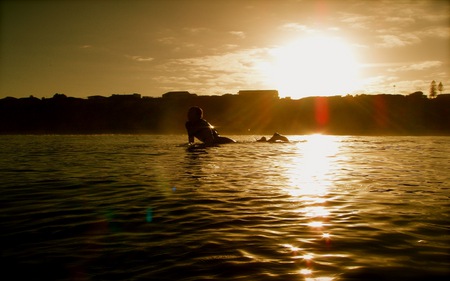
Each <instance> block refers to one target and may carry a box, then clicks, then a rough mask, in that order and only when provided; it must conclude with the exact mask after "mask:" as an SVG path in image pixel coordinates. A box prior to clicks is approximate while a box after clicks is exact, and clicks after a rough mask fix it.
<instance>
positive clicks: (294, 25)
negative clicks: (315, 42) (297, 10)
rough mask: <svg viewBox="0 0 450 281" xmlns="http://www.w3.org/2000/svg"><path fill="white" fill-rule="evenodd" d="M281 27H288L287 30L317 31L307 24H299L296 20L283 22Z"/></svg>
mask: <svg viewBox="0 0 450 281" xmlns="http://www.w3.org/2000/svg"><path fill="white" fill-rule="evenodd" d="M280 28H281V29H287V30H295V31H304V32H314V31H315V30H314V29H312V28H310V27H308V26H306V25H303V24H299V23H296V22H291V23H286V24H283V25H282V26H281V27H280Z"/></svg>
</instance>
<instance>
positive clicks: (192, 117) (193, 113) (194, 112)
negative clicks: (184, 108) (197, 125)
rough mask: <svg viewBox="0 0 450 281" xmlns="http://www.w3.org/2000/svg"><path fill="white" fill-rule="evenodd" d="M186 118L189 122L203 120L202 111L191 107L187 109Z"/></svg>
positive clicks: (196, 107)
mask: <svg viewBox="0 0 450 281" xmlns="http://www.w3.org/2000/svg"><path fill="white" fill-rule="evenodd" d="M187 117H188V120H189V121H196V120H200V119H202V118H203V110H202V109H201V108H200V107H198V106H193V107H191V108H189V111H188V116H187Z"/></svg>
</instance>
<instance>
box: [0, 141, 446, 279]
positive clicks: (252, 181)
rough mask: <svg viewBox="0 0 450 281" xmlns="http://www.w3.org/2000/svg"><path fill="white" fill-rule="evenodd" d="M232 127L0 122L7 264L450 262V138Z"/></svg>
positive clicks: (380, 274)
mask: <svg viewBox="0 0 450 281" xmlns="http://www.w3.org/2000/svg"><path fill="white" fill-rule="evenodd" d="M233 137H234V138H235V139H237V140H238V141H239V143H236V144H228V145H222V146H220V147H211V148H206V149H195V150H191V151H189V150H187V149H186V146H185V145H184V144H185V142H186V141H187V137H186V136H151V135H142V136H136V135H97V136H95V135H93V136H0V149H1V157H0V206H1V221H0V226H1V234H0V237H1V243H2V266H3V268H5V270H6V271H5V272H4V274H5V276H7V275H6V274H12V275H11V276H13V277H14V278H13V280H14V279H23V278H30V277H31V279H34V280H423V279H428V280H431V279H433V280H436V279H439V278H441V279H444V278H445V277H448V276H449V275H450V270H449V265H450V236H449V229H450V226H449V221H450V219H449V210H450V203H449V202H450V201H449V196H450V190H449V189H450V176H449V173H448V171H449V170H450V138H449V137H352V136H342V137H333V136H289V138H290V139H291V140H292V142H291V143H287V144H283V143H275V144H269V143H256V142H255V138H254V137H252V136H233ZM255 137H260V136H255Z"/></svg>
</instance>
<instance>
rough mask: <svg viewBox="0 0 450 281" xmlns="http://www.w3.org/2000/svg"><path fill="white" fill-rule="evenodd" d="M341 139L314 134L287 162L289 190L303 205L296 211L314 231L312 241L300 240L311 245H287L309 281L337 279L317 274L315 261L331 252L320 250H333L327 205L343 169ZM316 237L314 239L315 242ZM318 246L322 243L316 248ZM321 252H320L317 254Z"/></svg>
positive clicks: (296, 200) (306, 225)
mask: <svg viewBox="0 0 450 281" xmlns="http://www.w3.org/2000/svg"><path fill="white" fill-rule="evenodd" d="M339 140H340V139H339V138H337V137H332V136H322V135H312V136H309V137H307V141H306V142H299V143H297V148H296V149H297V153H296V154H295V156H294V157H292V158H291V161H290V162H289V163H286V167H285V168H286V170H285V171H286V178H287V185H286V192H287V193H288V194H289V195H290V196H291V197H292V201H293V202H297V203H299V204H300V206H301V207H300V208H299V209H297V210H295V212H296V213H297V214H298V215H299V218H300V223H301V224H303V225H304V226H305V227H306V228H307V229H306V230H305V232H309V233H311V235H308V236H310V237H312V238H311V239H309V240H307V241H306V240H305V239H303V238H300V239H299V244H300V245H302V244H303V243H306V245H307V247H305V248H300V247H297V246H295V245H289V244H285V245H283V246H284V247H287V248H288V249H290V250H291V251H292V253H293V254H294V255H293V258H295V259H296V261H298V262H299V263H300V265H301V267H302V268H301V269H300V270H299V272H298V273H299V274H300V275H302V276H303V277H304V278H305V280H327V281H330V280H333V279H334V277H329V276H315V275H320V273H317V274H315V271H314V260H315V259H316V258H324V257H326V256H327V255H326V254H323V252H322V254H321V253H320V252H319V250H320V251H323V250H325V251H326V250H327V249H330V246H331V239H332V234H331V233H330V231H329V230H328V227H329V226H330V225H331V223H330V210H329V207H327V203H328V200H329V199H330V198H329V197H330V195H329V189H330V186H332V185H333V181H334V180H335V177H336V170H337V169H339V167H338V163H336V161H335V159H336V155H337V153H338V152H339V145H340V142H339ZM311 240H314V241H311ZM315 245H320V246H319V247H318V248H315V247H316V246H315ZM315 251H317V253H314V252H315Z"/></svg>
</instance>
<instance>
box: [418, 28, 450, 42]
mask: <svg viewBox="0 0 450 281" xmlns="http://www.w3.org/2000/svg"><path fill="white" fill-rule="evenodd" d="M417 34H418V35H421V36H427V37H436V38H442V39H448V38H450V27H448V26H431V27H428V28H426V29H424V30H421V31H418V32H417Z"/></svg>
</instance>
